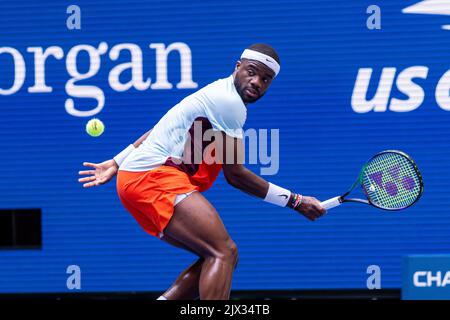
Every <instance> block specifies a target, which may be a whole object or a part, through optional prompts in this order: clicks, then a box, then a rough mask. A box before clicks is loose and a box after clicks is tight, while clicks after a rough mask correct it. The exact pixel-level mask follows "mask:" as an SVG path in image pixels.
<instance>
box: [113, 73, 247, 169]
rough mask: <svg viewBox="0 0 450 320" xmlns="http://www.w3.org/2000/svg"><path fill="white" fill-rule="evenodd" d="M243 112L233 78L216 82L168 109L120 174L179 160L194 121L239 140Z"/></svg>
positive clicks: (124, 164)
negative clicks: (199, 120) (199, 121)
mask: <svg viewBox="0 0 450 320" xmlns="http://www.w3.org/2000/svg"><path fill="white" fill-rule="evenodd" d="M246 118H247V108H246V107H245V104H244V102H243V101H242V99H241V97H240V96H239V94H238V92H237V91H236V87H235V86H234V77H233V75H230V76H229V77H228V78H224V79H219V80H217V81H214V82H213V83H211V84H209V85H207V86H206V87H204V88H202V89H200V90H198V91H196V92H195V93H193V94H191V95H189V96H187V97H186V98H185V99H183V100H182V101H181V102H180V103H178V104H177V105H175V106H174V107H173V108H171V109H170V110H169V111H168V112H167V113H166V114H165V115H164V116H163V117H162V118H161V120H160V121H159V122H158V123H157V124H156V125H155V127H154V128H153V130H152V132H151V133H150V134H149V136H148V137H147V138H146V139H145V140H144V141H143V143H142V144H141V145H140V146H139V147H138V148H136V149H135V150H134V151H133V152H132V153H131V154H130V155H129V156H128V157H127V158H126V159H125V161H124V162H123V163H122V165H121V166H120V168H119V169H120V170H126V171H148V170H151V169H154V168H156V167H158V166H160V165H162V164H164V163H165V162H166V161H167V160H168V159H169V158H171V159H173V158H175V159H181V158H182V157H183V152H184V150H185V144H186V141H187V139H188V137H189V132H190V129H191V128H193V125H194V121H195V120H197V119H201V120H202V122H203V123H205V121H206V123H207V124H208V125H209V126H210V127H212V129H213V130H218V131H223V132H225V133H226V134H227V135H229V136H231V137H235V138H240V139H242V137H243V126H244V123H245V120H246Z"/></svg>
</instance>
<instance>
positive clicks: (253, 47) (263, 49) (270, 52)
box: [247, 43, 281, 64]
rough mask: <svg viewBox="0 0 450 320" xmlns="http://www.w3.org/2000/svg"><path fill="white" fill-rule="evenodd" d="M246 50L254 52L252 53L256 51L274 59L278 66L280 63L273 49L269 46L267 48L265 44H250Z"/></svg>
mask: <svg viewBox="0 0 450 320" xmlns="http://www.w3.org/2000/svg"><path fill="white" fill-rule="evenodd" d="M247 49H249V50H254V51H258V52H261V53H264V54H266V55H268V56H270V57H272V58H274V59H275V61H276V62H278V64H281V63H280V57H278V54H277V52H276V51H275V49H274V48H272V47H271V46H269V45H268V44H265V43H255V44H252V45H251V46H250V47H248V48H247Z"/></svg>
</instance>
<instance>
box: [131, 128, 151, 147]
mask: <svg viewBox="0 0 450 320" xmlns="http://www.w3.org/2000/svg"><path fill="white" fill-rule="evenodd" d="M152 130H153V129H150V130H149V131H148V132H146V133H144V134H143V135H142V136H141V137H140V138H139V139H137V140H136V141H135V142H134V143H133V146H134V147H135V148H137V147H139V146H140V144H141V143H142V142H143V141H144V140H145V139H147V137H148V135H149V134H150V132H152Z"/></svg>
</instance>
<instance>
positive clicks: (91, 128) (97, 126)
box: [86, 118, 105, 137]
mask: <svg viewBox="0 0 450 320" xmlns="http://www.w3.org/2000/svg"><path fill="white" fill-rule="evenodd" d="M103 131H105V125H104V124H103V122H102V121H101V120H99V119H96V118H94V119H91V120H89V121H88V123H87V124H86V132H87V133H88V134H89V135H90V136H91V137H99V136H101V134H102V133H103Z"/></svg>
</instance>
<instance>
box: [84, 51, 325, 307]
mask: <svg viewBox="0 0 450 320" xmlns="http://www.w3.org/2000/svg"><path fill="white" fill-rule="evenodd" d="M279 71H280V60H279V57H278V54H277V53H276V52H275V50H274V49H273V48H272V47H271V46H269V45H266V44H254V45H252V46H250V47H248V48H247V49H245V50H244V51H243V53H242V55H241V57H240V60H239V61H237V63H236V66H235V69H234V71H233V73H232V74H231V75H230V76H229V77H227V78H223V79H219V80H217V81H215V82H213V83H211V84H209V85H207V86H206V87H204V88H202V89H200V90H198V91H197V92H195V93H193V94H191V95H190V96H188V97H186V98H185V99H183V100H182V101H181V102H180V103H178V104H177V105H175V106H174V107H173V108H172V109H170V110H169V111H168V112H167V113H166V114H165V115H164V116H163V117H162V118H161V120H160V121H159V122H158V123H157V124H156V125H155V127H154V128H153V129H152V130H150V131H148V132H147V133H146V134H144V135H143V136H142V137H141V138H139V139H138V140H137V141H136V142H134V143H133V144H131V145H129V146H128V147H127V148H125V149H124V150H123V151H122V152H120V153H119V154H118V155H117V156H115V157H114V158H113V159H111V160H107V161H105V162H103V163H99V164H95V163H88V162H85V163H84V165H85V166H87V167H90V168H91V169H90V170H85V171H80V174H81V175H87V177H84V178H80V179H79V181H80V182H82V183H83V186H84V187H86V188H89V187H93V186H98V185H101V184H104V183H106V182H108V181H109V180H111V179H112V178H113V177H114V176H115V175H116V174H117V193H118V196H119V198H120V200H121V202H122V204H123V205H124V207H125V208H126V209H127V210H128V211H129V212H130V213H131V214H132V215H133V216H134V218H135V219H136V220H137V222H138V223H139V224H140V225H141V227H142V228H143V229H144V230H145V231H146V232H147V233H149V234H150V235H152V236H155V237H157V238H159V239H161V240H163V241H166V242H167V243H169V244H171V245H174V246H176V247H179V248H182V249H185V250H188V251H190V252H192V253H194V254H195V255H197V256H198V257H199V258H198V260H197V261H196V262H195V263H193V264H192V265H191V266H189V267H188V268H187V269H186V270H184V271H183V272H182V273H181V274H180V275H179V277H178V278H177V279H176V280H175V282H174V283H173V284H172V286H171V287H170V288H169V289H168V290H167V291H166V292H164V293H163V294H162V296H161V297H160V298H158V299H160V300H175V299H184V300H192V299H196V298H200V299H202V300H203V299H214V300H225V299H229V296H230V289H231V282H232V276H233V272H234V269H235V267H236V264H237V261H238V251H237V248H236V244H235V242H234V241H233V240H232V239H231V238H230V236H229V234H228V232H227V230H226V228H225V226H224V224H223V223H222V220H221V219H220V217H219V215H218V213H217V211H216V210H215V209H214V207H213V206H212V205H211V204H210V203H209V202H208V200H207V199H206V198H205V197H204V196H203V195H202V193H201V192H203V191H205V190H207V189H208V188H210V187H211V185H212V184H213V182H214V180H215V179H216V178H217V176H218V174H219V172H220V171H221V170H222V169H223V173H224V176H225V178H226V180H227V182H228V183H229V184H230V185H232V186H233V187H235V188H237V189H239V190H242V191H243V192H246V193H248V194H250V195H253V196H256V197H258V198H261V199H262V200H264V201H266V202H269V203H272V204H274V205H278V206H281V207H288V208H291V209H294V210H295V211H297V212H299V213H301V214H302V215H304V216H305V217H306V218H308V219H310V220H315V219H317V218H319V217H320V216H322V215H323V214H324V213H325V210H324V209H323V208H322V207H321V206H320V202H319V201H318V200H317V199H315V198H313V197H307V196H303V195H301V194H298V193H294V192H291V191H290V190H287V189H285V188H283V187H281V186H277V185H275V184H273V183H270V182H268V181H266V180H264V179H263V178H261V177H259V176H258V175H256V174H255V173H253V172H251V171H250V170H248V169H246V168H245V166H244V164H243V161H242V159H243V154H244V150H243V149H244V147H243V141H242V139H243V129H242V128H243V125H244V123H245V120H246V115H247V109H246V108H247V105H248V104H251V103H254V102H256V101H257V100H258V99H260V98H261V97H262V96H263V95H264V94H265V93H266V91H267V89H268V88H269V86H270V84H271V82H272V80H273V79H274V78H275V77H276V76H277V75H278V73H279ZM208 132H209V133H211V132H213V133H214V135H213V136H211V135H208V134H207V133H208ZM206 136H209V138H205V137H206ZM199 155H200V157H199ZM230 155H231V156H230Z"/></svg>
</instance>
